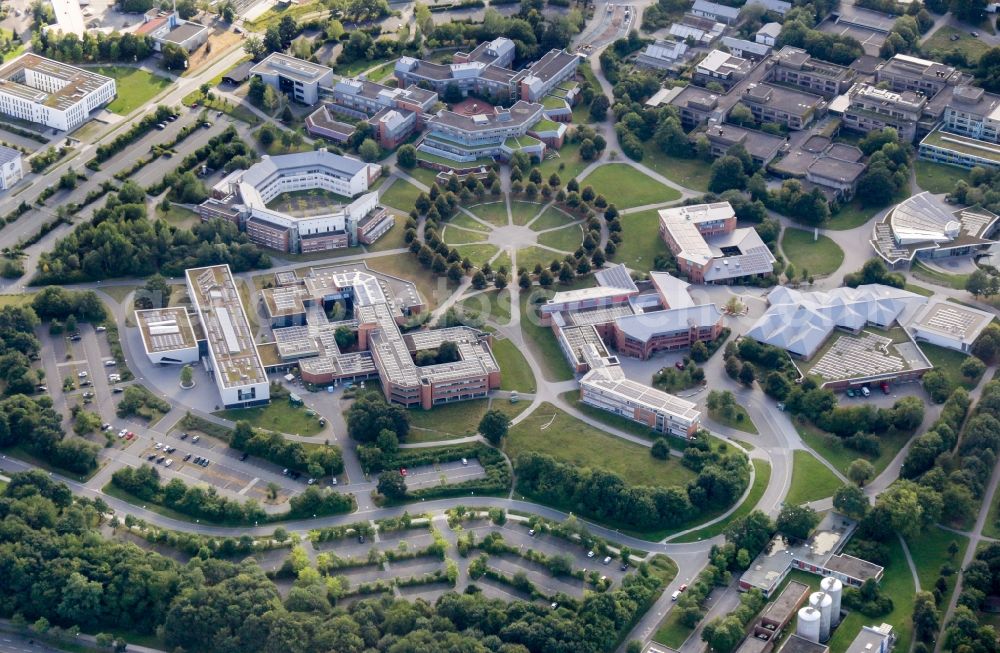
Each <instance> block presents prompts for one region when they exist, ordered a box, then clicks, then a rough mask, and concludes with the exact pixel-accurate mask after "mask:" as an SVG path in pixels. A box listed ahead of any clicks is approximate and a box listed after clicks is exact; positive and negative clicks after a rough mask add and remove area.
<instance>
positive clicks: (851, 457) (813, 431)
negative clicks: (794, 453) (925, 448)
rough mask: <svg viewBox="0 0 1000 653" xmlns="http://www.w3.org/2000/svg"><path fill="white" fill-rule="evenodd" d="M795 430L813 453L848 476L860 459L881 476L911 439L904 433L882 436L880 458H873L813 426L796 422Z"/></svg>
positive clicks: (880, 438)
mask: <svg viewBox="0 0 1000 653" xmlns="http://www.w3.org/2000/svg"><path fill="white" fill-rule="evenodd" d="M795 429H796V430H797V431H798V432H799V435H800V436H801V437H802V440H803V441H804V442H805V443H806V444H808V445H809V447H810V448H811V449H812V450H813V451H815V452H816V453H818V454H819V455H820V456H822V457H823V458H824V459H826V461H827V462H828V463H830V464H831V465H833V466H834V467H836V468H837V469H838V470H839V471H840V473H841V474H847V468H848V467H850V466H851V463H852V462H854V461H855V460H857V459H858V458H861V459H863V460H867V461H868V462H870V463H871V464H872V467H874V468H875V473H876V474H881V473H882V471H883V470H885V468H886V467H887V466H888V465H889V463H890V462H892V459H893V458H895V457H896V454H897V453H899V450H900V449H902V448H903V446H904V445H905V444H906V442H907V440H909V439H910V436H908V435H906V434H903V433H893V434H889V433H885V434H882V435H880V436H879V442H880V443H881V445H882V448H881V452H880V453H879V455H878V456H872V455H869V454H865V453H861V452H860V451H855V450H854V449H848V448H847V447H845V446H844V445H843V444H842V443H841V442H840V439H839V438H838V437H837V436H835V435H833V434H831V433H825V432H823V431H821V430H820V429H818V428H816V427H815V426H813V425H812V424H801V423H799V422H798V421H796V422H795Z"/></svg>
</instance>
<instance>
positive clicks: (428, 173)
mask: <svg viewBox="0 0 1000 653" xmlns="http://www.w3.org/2000/svg"><path fill="white" fill-rule="evenodd" d="M403 172H404V173H405V174H407V175H409V176H411V177H413V178H414V179H416V180H417V181H419V182H420V183H422V184H424V185H425V186H427V187H428V188H430V187H431V186H433V185H434V182H435V181H436V180H437V170H430V169H428V168H421V167H419V166H418V167H416V168H412V169H410V170H403Z"/></svg>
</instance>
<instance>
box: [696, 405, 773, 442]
mask: <svg viewBox="0 0 1000 653" xmlns="http://www.w3.org/2000/svg"><path fill="white" fill-rule="evenodd" d="M735 410H736V412H735V413H734V416H733V418H732V419H729V418H727V417H726V416H724V415H721V414H720V413H718V412H716V411H711V410H710V411H708V416H709V417H711V418H712V421H714V422H717V423H719V424H721V425H722V426H728V427H729V428H731V429H736V430H737V431H743V432H744V433H752V434H754V435H757V434H758V433H760V431H758V430H757V425H756V424H754V423H753V420H752V419H750V415H749V413H747V409H746V408H744V407H743V406H740V405H739V404H737V405H736V409H735ZM740 415H742V416H743V419H740V417H739V416H740Z"/></svg>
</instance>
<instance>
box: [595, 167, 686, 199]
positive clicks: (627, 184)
mask: <svg viewBox="0 0 1000 653" xmlns="http://www.w3.org/2000/svg"><path fill="white" fill-rule="evenodd" d="M585 186H593V187H594V191H595V192H596V193H599V194H601V195H604V197H605V199H607V200H608V203H609V204H614V205H615V206H617V207H618V208H619V209H623V208H628V207H630V206H644V205H646V204H658V203H661V202H672V201H674V200H678V199H680V197H681V194H680V192H678V191H676V190H674V189H673V188H670V187H668V186H664V185H663V184H661V183H660V182H658V181H656V180H655V179H653V178H652V177H650V176H648V175H646V174H643V173H642V172H640V171H639V170H636V169H635V168H633V167H632V166H630V165H628V164H625V163H610V164H607V165H603V166H601V167H599V168H597V169H596V170H594V171H593V172H592V173H590V174H589V175H587V177H586V178H585V179H583V180H581V181H580V187H581V188H583V187H585Z"/></svg>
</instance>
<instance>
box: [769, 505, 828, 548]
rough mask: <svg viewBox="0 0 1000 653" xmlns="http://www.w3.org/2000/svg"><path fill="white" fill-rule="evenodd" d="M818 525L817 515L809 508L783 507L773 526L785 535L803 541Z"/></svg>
mask: <svg viewBox="0 0 1000 653" xmlns="http://www.w3.org/2000/svg"><path fill="white" fill-rule="evenodd" d="M818 523H819V515H818V514H817V513H816V511H815V510H813V509H812V508H810V507H809V506H785V507H784V508H782V509H781V512H780V513H779V514H778V521H777V522H776V523H775V525H776V526H777V528H778V531H780V532H782V533H784V534H785V535H788V536H789V537H794V538H796V539H799V540H804V539H806V538H807V537H809V533H811V532H812V529H814V528H816V524H818Z"/></svg>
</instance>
